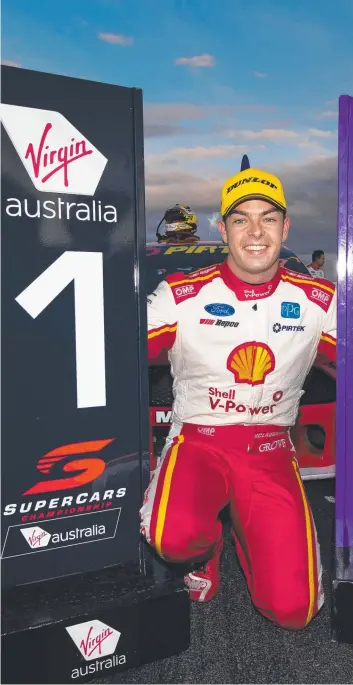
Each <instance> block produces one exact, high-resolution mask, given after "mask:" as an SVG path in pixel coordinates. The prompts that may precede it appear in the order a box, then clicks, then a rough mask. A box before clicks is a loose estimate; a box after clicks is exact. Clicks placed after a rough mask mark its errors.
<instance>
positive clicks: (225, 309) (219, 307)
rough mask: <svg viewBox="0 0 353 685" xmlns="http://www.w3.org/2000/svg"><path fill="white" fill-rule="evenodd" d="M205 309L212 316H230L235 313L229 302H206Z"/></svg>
mask: <svg viewBox="0 0 353 685" xmlns="http://www.w3.org/2000/svg"><path fill="white" fill-rule="evenodd" d="M205 310H206V312H207V313H208V314H213V315H214V316H232V314H235V309H234V307H232V306H231V305H230V304H218V303H214V304H206V307H205Z"/></svg>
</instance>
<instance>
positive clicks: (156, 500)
mask: <svg viewBox="0 0 353 685" xmlns="http://www.w3.org/2000/svg"><path fill="white" fill-rule="evenodd" d="M335 343H336V293H335V286H334V285H333V284H332V283H331V282H330V281H327V280H325V279H316V278H313V277H311V276H306V275H302V274H299V273H295V272H291V271H288V270H286V269H284V268H279V269H278V271H277V273H276V275H275V277H274V278H273V280H271V281H269V282H267V283H265V284H262V285H257V286H254V285H249V284H246V283H244V282H242V281H240V280H239V279H238V278H237V277H236V276H235V275H234V274H233V273H232V271H231V270H230V269H229V267H228V264H227V262H224V263H223V264H221V265H215V266H212V267H208V268H205V269H201V270H199V271H196V272H193V273H189V274H183V273H180V272H179V273H177V274H173V275H171V276H168V277H167V278H166V279H165V280H164V281H163V282H162V283H160V284H159V286H158V287H157V289H156V290H155V292H154V293H152V294H151V295H149V297H148V345H149V355H150V356H151V357H153V356H157V355H158V354H159V353H160V351H161V350H162V349H163V348H167V349H168V350H169V360H170V363H171V371H172V375H173V378H174V382H173V393H174V405H173V413H172V426H171V430H170V433H169V436H168V438H167V442H166V446H165V449H164V451H163V453H162V456H161V458H160V460H159V463H158V465H157V468H156V470H155V471H154V472H153V473H152V474H151V481H150V484H149V487H148V488H147V490H146V493H145V498H144V502H143V505H142V508H141V510H140V516H141V532H142V533H143V534H144V535H145V537H146V538H147V540H148V542H149V543H150V544H152V545H153V546H154V547H155V549H156V551H157V552H158V554H159V555H161V556H162V557H163V558H164V559H166V560H168V561H175V562H184V561H186V560H190V561H193V562H195V561H202V560H204V559H207V557H209V556H210V555H211V554H212V552H213V551H214V549H215V548H216V547H217V545H218V543H219V540H220V536H221V534H222V528H221V523H220V521H219V519H218V514H219V512H220V510H221V509H222V508H223V507H224V506H226V505H227V504H229V505H230V512H231V517H232V523H233V529H234V537H235V540H236V547H237V553H238V557H239V560H240V563H241V565H242V568H243V570H244V573H245V576H246V579H247V583H248V587H249V591H250V594H251V597H252V600H253V602H254V604H255V605H256V606H257V608H258V610H259V611H260V612H261V613H263V614H264V615H265V616H266V617H267V618H269V619H271V620H274V621H275V622H277V623H278V624H279V625H282V626H284V627H289V628H300V627H303V626H305V625H306V624H307V623H308V622H309V621H310V620H311V618H312V617H313V616H314V615H315V614H316V612H317V611H318V609H319V608H320V606H321V605H322V603H323V592H322V583H321V575H322V571H321V563H320V551H319V546H318V542H317V536H316V530H315V524H314V521H313V517H312V513H311V510H310V506H309V503H308V501H307V498H306V495H305V491H304V487H303V484H302V480H301V477H300V473H299V469H298V464H297V461H296V457H295V450H294V447H293V444H292V442H291V439H290V436H289V427H290V426H292V425H293V424H294V423H295V420H296V416H297V412H298V407H299V402H300V398H301V396H302V394H303V391H302V387H303V384H304V381H305V378H306V376H307V374H308V372H309V370H310V368H311V366H312V364H313V362H314V360H315V357H316V355H317V352H318V350H319V349H320V350H321V351H322V352H323V353H324V354H325V355H326V356H327V357H329V359H331V360H335Z"/></svg>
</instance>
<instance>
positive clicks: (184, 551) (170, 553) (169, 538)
mask: <svg viewBox="0 0 353 685" xmlns="http://www.w3.org/2000/svg"><path fill="white" fill-rule="evenodd" d="M152 544H153V547H154V548H155V549H156V551H157V552H158V553H160V554H161V556H162V557H163V559H165V560H166V561H170V562H175V563H184V562H187V561H190V562H198V561H204V559H205V558H208V557H209V556H210V552H212V550H213V546H214V544H215V541H214V540H213V539H212V536H210V535H207V534H205V532H204V531H203V530H202V528H201V526H200V525H195V526H186V525H185V524H184V525H183V526H181V527H180V528H178V529H174V530H171V531H169V532H168V533H167V532H166V531H165V532H164V533H163V535H162V540H161V544H160V545H158V541H156V540H153V541H152Z"/></svg>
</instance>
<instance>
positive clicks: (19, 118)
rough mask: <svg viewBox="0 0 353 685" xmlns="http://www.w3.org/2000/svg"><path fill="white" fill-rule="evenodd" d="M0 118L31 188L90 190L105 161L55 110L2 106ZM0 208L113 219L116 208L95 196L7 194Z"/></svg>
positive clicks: (21, 213)
mask: <svg viewBox="0 0 353 685" xmlns="http://www.w3.org/2000/svg"><path fill="white" fill-rule="evenodd" d="M1 120H2V123H3V125H4V127H5V129H6V132H7V134H8V136H9V138H10V140H11V142H12V144H13V146H14V148H15V150H16V152H17V154H18V156H19V158H20V160H21V162H22V164H23V166H24V168H25V169H26V171H27V174H28V176H29V178H30V179H31V181H32V183H33V185H34V187H35V188H36V190H38V191H39V192H40V193H58V194H59V195H60V194H65V195H68V194H72V195H90V196H93V195H94V194H95V192H96V189H97V186H98V184H99V181H100V179H101V177H102V175H103V172H104V169H105V167H106V164H107V161H108V160H107V158H106V157H104V155H102V153H101V152H99V150H97V148H96V147H95V146H94V145H92V143H91V142H90V141H89V140H88V139H87V138H86V137H85V136H84V135H82V133H80V131H78V130H77V128H75V126H73V125H72V124H71V123H70V122H69V121H68V120H67V119H66V118H65V117H64V116H63V115H62V114H61V113H60V112H52V111H50V110H45V109H35V108H33V107H19V106H17V105H7V104H2V105H1ZM5 211H6V214H7V215H8V216H9V217H11V218H16V217H27V218H29V219H41V218H44V219H49V220H50V219H62V220H66V221H68V220H70V219H76V220H78V221H90V222H92V221H93V222H107V223H116V222H117V209H116V207H115V206H114V205H103V204H102V202H101V201H100V200H95V199H92V200H91V201H90V202H68V201H66V200H65V199H62V198H61V197H57V198H56V199H52V198H51V199H49V198H48V199H44V200H42V199H35V198H32V197H31V198H18V197H8V198H6V208H5Z"/></svg>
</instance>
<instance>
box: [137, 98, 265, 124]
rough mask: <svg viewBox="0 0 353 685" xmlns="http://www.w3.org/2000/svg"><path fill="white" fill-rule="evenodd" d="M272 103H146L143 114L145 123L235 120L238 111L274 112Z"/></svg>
mask: <svg viewBox="0 0 353 685" xmlns="http://www.w3.org/2000/svg"><path fill="white" fill-rule="evenodd" d="M274 110H275V108H274V107H272V106H271V105H261V104H258V105H253V104H251V105H250V104H249V105H246V104H244V105H210V104H204V105H195V104H193V103H188V102H184V103H183V102H160V103H144V108H143V114H144V121H145V124H148V125H156V124H161V125H163V124H178V123H180V122H182V121H198V120H200V119H215V120H219V119H221V118H224V119H226V118H229V119H232V120H233V121H234V116H235V115H236V114H237V112H273V111H274Z"/></svg>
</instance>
